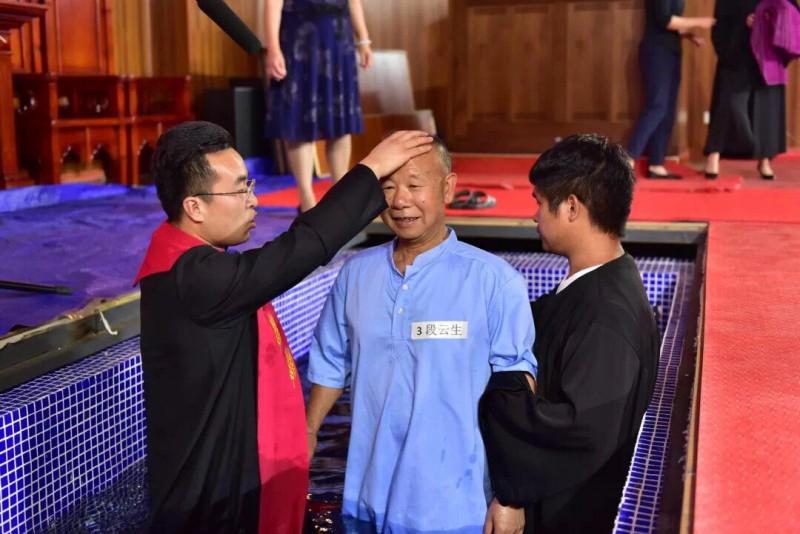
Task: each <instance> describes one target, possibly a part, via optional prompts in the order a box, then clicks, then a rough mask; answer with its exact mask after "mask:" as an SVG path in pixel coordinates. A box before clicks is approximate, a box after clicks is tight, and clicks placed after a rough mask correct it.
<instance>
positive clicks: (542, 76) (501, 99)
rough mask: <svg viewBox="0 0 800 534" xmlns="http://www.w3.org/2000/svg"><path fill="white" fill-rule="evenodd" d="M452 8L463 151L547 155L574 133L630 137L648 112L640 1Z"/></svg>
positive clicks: (457, 132) (453, 137)
mask: <svg viewBox="0 0 800 534" xmlns="http://www.w3.org/2000/svg"><path fill="white" fill-rule="evenodd" d="M451 9H452V12H453V16H452V21H453V28H452V35H453V46H454V49H453V73H452V75H451V79H452V80H453V81H454V83H452V84H451V86H450V87H451V99H452V102H453V105H452V108H451V109H452V114H451V116H450V121H449V125H450V127H449V129H448V130H449V134H450V136H449V138H448V140H449V141H450V144H451V145H452V147H453V148H454V149H455V150H460V151H479V152H487V151H488V152H531V151H541V150H544V149H546V148H548V147H549V146H550V145H552V143H553V141H554V140H555V139H557V138H558V137H563V136H565V135H569V134H571V133H575V132H599V133H603V134H605V135H608V136H609V137H611V138H613V139H614V140H617V141H624V140H625V135H626V133H627V131H628V130H629V129H630V126H631V123H632V121H633V120H634V118H635V115H636V111H638V106H639V102H638V100H639V84H640V81H639V76H638V65H637V64H636V63H637V61H636V58H637V48H638V37H639V35H640V34H641V20H642V6H641V4H639V3H635V2H633V1H631V0H624V1H620V0H582V1H572V2H569V1H567V2H564V1H558V0H550V1H547V0H544V1H543V0H507V1H505V2H504V1H501V0H453V2H452V3H451ZM637 24H638V25H637ZM509 29H510V30H511V31H509Z"/></svg>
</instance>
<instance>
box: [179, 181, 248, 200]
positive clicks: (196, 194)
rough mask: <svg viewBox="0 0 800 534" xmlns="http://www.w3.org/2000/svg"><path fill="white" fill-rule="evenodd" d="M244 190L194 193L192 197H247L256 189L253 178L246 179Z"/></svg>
mask: <svg viewBox="0 0 800 534" xmlns="http://www.w3.org/2000/svg"><path fill="white" fill-rule="evenodd" d="M244 185H245V187H246V189H240V190H238V191H230V192H228V193H195V194H194V195H192V196H194V197H214V196H221V197H224V196H230V195H247V197H249V196H250V195H252V194H253V191H255V189H256V181H255V179H253V178H248V180H247V181H246V182H245V183H244Z"/></svg>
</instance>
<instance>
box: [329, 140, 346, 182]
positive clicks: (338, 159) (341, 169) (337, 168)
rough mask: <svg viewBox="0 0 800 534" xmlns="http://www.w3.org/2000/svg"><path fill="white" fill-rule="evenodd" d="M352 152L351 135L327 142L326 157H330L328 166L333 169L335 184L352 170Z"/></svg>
mask: <svg viewBox="0 0 800 534" xmlns="http://www.w3.org/2000/svg"><path fill="white" fill-rule="evenodd" d="M351 152H352V141H351V138H350V135H343V136H342V137H337V138H335V139H328V140H327V141H325V155H326V156H328V165H330V167H331V178H333V181H334V182H338V181H339V180H340V179H341V178H342V176H344V175H345V173H346V172H347V171H348V170H350V154H351Z"/></svg>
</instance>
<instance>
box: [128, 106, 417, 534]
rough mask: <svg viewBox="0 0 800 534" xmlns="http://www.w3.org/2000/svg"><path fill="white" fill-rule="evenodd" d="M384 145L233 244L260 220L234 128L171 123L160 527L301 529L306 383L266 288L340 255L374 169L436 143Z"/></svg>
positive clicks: (375, 192) (157, 171)
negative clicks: (280, 226) (310, 203)
mask: <svg viewBox="0 0 800 534" xmlns="http://www.w3.org/2000/svg"><path fill="white" fill-rule="evenodd" d="M430 142H431V139H430V137H429V136H427V134H424V133H423V132H398V133H396V134H394V135H392V136H390V137H389V138H387V139H386V140H384V141H383V142H382V143H381V144H379V145H378V146H377V147H376V148H375V149H374V150H373V151H372V152H371V153H370V154H369V155H368V156H367V157H366V158H365V159H364V160H363V161H362V162H361V164H360V165H357V166H356V167H354V168H353V169H352V170H351V171H350V172H349V173H347V174H346V175H345V176H344V177H343V178H342V180H341V181H340V182H338V183H337V184H336V185H334V186H333V188H332V189H331V190H330V192H329V193H328V194H327V195H326V196H325V198H324V199H322V201H321V202H320V203H319V205H318V206H317V207H316V208H314V209H312V210H309V211H308V212H306V213H303V214H302V215H300V216H298V217H297V219H296V220H295V221H294V223H293V224H292V226H291V227H290V228H289V230H287V231H286V232H285V233H284V234H282V235H280V236H279V237H277V238H276V239H275V240H273V241H271V242H268V243H266V244H265V245H263V246H261V247H260V248H255V249H252V250H248V251H246V252H244V253H242V254H233V253H228V252H226V250H225V249H226V248H227V247H228V246H232V245H237V244H240V243H242V242H244V241H246V240H247V239H248V237H249V235H250V231H251V230H252V228H253V227H254V226H255V217H256V210H255V207H256V205H257V199H256V197H255V195H254V193H253V181H252V180H250V179H248V177H247V168H246V167H245V165H244V161H243V160H242V158H241V156H240V155H239V154H238V153H237V152H236V150H234V149H233V148H232V146H233V142H232V139H231V137H230V135H229V134H228V132H226V131H225V130H224V129H222V128H220V127H219V126H216V125H214V124H211V123H207V122H189V123H184V124H181V125H179V126H177V127H175V128H173V129H171V130H169V131H168V132H166V133H165V134H164V135H163V136H162V137H161V138H160V139H159V142H158V145H157V147H156V151H155V154H154V157H153V172H154V177H155V182H156V188H157V191H158V196H159V199H160V200H161V204H162V207H163V208H164V211H165V212H166V214H167V221H166V222H165V223H163V224H162V225H161V226H160V227H159V228H158V229H157V230H156V231H155V233H154V234H153V238H152V241H151V243H150V246H149V248H148V252H147V255H146V257H145V259H144V262H143V263H142V267H141V269H140V271H139V274H138V275H137V278H136V281H137V282H140V283H141V293H142V296H141V322H142V329H141V350H142V366H143V373H144V396H145V408H146V413H147V439H148V451H147V464H148V477H149V490H150V505H151V520H150V525H149V528H150V530H152V531H153V532H191V533H198V532H226V533H229V532H230V533H240V532H248V533H249V532H257V531H259V532H276V533H277V532H282V533H283V532H286V533H290V534H291V533H295V532H299V531H300V530H301V529H302V516H303V508H304V503H305V494H306V487H307V469H308V463H307V462H308V450H307V443H306V435H305V418H304V409H303V398H302V393H301V389H300V387H299V384H298V382H297V376H296V375H297V373H296V369H295V368H294V360H293V358H292V354H291V351H290V350H289V348H288V346H287V343H286V338H285V335H284V334H283V331H282V329H281V327H280V323H279V321H278V320H277V317H276V316H275V313H274V310H273V309H272V306H271V305H270V304H269V301H270V300H271V299H273V298H274V297H276V296H278V295H279V294H281V293H282V292H284V291H286V290H287V289H289V288H290V287H291V286H293V285H294V284H296V283H297V282H299V281H300V280H302V279H303V278H304V277H305V276H306V275H307V274H309V273H310V272H311V271H313V270H314V269H315V268H316V267H318V266H320V265H322V264H324V263H326V262H327V261H329V260H330V259H331V258H332V257H333V255H334V254H335V253H336V252H337V250H338V249H339V248H340V247H342V246H343V245H344V244H345V243H347V241H349V240H350V239H351V238H352V237H353V236H355V235H356V234H357V233H358V232H359V231H361V229H363V227H364V226H366V225H367V224H368V223H369V222H370V221H371V220H372V219H373V218H374V217H375V216H377V215H379V214H380V213H381V212H382V211H383V210H384V209H385V208H386V203H385V201H384V195H383V191H382V189H381V187H380V185H379V183H378V180H377V179H376V177H381V176H386V175H388V174H390V173H391V172H394V170H395V169H397V168H398V167H400V166H401V165H403V164H404V163H405V162H406V161H407V160H408V159H409V158H411V157H415V156H417V155H420V154H422V153H425V152H427V151H428V150H430Z"/></svg>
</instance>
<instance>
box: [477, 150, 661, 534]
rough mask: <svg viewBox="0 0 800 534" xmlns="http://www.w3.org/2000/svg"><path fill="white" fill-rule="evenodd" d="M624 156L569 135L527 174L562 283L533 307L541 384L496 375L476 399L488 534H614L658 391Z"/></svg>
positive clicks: (654, 341) (654, 333)
mask: <svg viewBox="0 0 800 534" xmlns="http://www.w3.org/2000/svg"><path fill="white" fill-rule="evenodd" d="M626 161H627V155H626V154H625V152H624V151H623V150H622V148H621V147H619V146H618V145H615V144H611V143H609V142H608V140H607V139H605V138H603V137H600V136H595V135H579V136H571V137H568V138H566V139H564V140H563V141H561V142H559V143H558V144H556V145H555V146H554V147H552V148H551V149H550V150H548V151H546V152H545V153H544V154H542V156H541V157H540V158H539V160H538V161H537V162H536V164H535V165H534V166H533V168H532V169H531V173H530V180H531V182H532V183H533V184H534V188H535V190H534V197H535V198H536V200H537V201H538V203H539V209H538V212H537V214H536V216H535V220H536V221H537V223H538V231H539V235H540V236H541V239H542V244H543V247H544V249H545V250H546V251H548V252H552V253H554V254H559V255H562V256H566V257H567V259H568V260H569V275H568V277H567V278H566V279H564V280H563V281H562V282H561V283H560V284H559V286H558V287H557V288H554V289H553V291H551V292H550V293H549V294H547V295H544V296H542V297H541V298H540V299H539V300H537V301H536V302H534V303H532V305H531V308H532V311H533V317H534V323H535V325H536V341H535V342H534V348H533V352H534V354H535V355H536V358H537V359H538V360H539V371H538V377H537V380H536V381H535V382H534V380H533V379H532V378H530V377H526V376H525V375H524V374H522V373H495V374H494V375H492V378H491V380H490V382H489V385H488V386H487V389H486V392H485V393H484V395H483V397H482V398H481V401H480V407H479V422H480V427H481V432H482V433H483V438H484V442H485V445H486V452H487V458H488V463H489V472H490V477H491V481H492V487H493V490H494V493H495V500H494V501H493V502H492V504H491V506H490V508H489V512H488V514H487V531H488V532H494V533H496V534H499V533H504V532H520V531H521V530H522V528H523V524H524V530H525V532H535V533H537V534H539V533H559V534H564V533H573V532H575V533H578V532H579V533H595V532H610V531H611V530H612V527H613V523H614V517H615V515H616V510H617V505H618V504H619V501H620V497H621V493H622V488H623V485H624V483H625V478H626V475H627V472H628V467H629V465H630V461H631V456H632V453H633V449H634V445H635V443H636V436H637V433H638V431H639V425H640V423H641V420H642V416H643V415H644V412H645V409H646V408H647V404H648V402H649V400H650V396H651V394H652V392H653V386H654V383H655V378H656V372H657V363H658V353H659V335H658V330H657V328H656V323H655V318H654V314H653V310H652V308H651V306H650V304H649V303H648V300H647V295H646V294H645V290H644V286H643V284H642V278H641V275H640V274H639V271H638V269H637V268H636V265H635V263H634V261H633V258H631V256H629V255H628V254H626V253H625V251H624V250H623V249H622V246H621V244H620V236H621V235H622V234H623V231H624V228H625V221H626V220H627V218H628V215H629V214H630V208H631V200H632V197H633V184H634V179H633V174H632V171H631V168H630V167H629V166H628V164H627V162H626Z"/></svg>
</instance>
